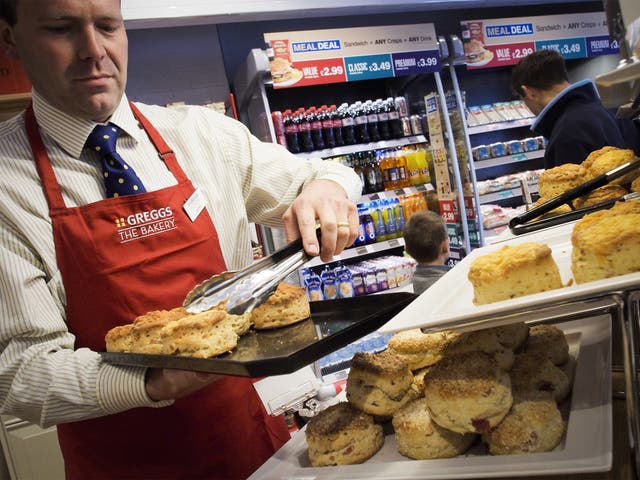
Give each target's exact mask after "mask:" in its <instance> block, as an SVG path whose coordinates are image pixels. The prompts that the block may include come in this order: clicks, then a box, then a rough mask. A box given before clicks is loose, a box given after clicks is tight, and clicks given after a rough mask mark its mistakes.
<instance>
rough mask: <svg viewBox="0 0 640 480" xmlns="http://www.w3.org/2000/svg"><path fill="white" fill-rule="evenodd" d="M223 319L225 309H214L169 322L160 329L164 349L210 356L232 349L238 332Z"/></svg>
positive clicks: (172, 352) (187, 355) (184, 353)
mask: <svg viewBox="0 0 640 480" xmlns="http://www.w3.org/2000/svg"><path fill="white" fill-rule="evenodd" d="M226 318H227V316H226V313H225V312H223V311H221V310H216V309H213V310H207V311H205V312H202V313H198V314H195V315H189V316H186V317H182V318H180V319H178V320H173V321H172V322H169V323H168V324H167V325H165V326H164V328H163V329H162V331H161V338H162V345H163V352H164V353H165V354H168V355H181V356H185V357H195V358H210V357H215V356H217V355H220V354H222V353H226V352H229V351H231V350H233V349H234V348H235V346H236V345H237V344H238V335H237V334H236V333H235V331H234V330H233V324H232V322H230V321H225V320H226Z"/></svg>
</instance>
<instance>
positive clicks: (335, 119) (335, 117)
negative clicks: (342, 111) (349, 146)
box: [327, 105, 344, 147]
mask: <svg viewBox="0 0 640 480" xmlns="http://www.w3.org/2000/svg"><path fill="white" fill-rule="evenodd" d="M327 115H328V116H329V120H330V121H331V125H332V127H333V138H334V140H335V142H336V147H341V146H343V145H344V138H342V119H341V118H340V115H339V114H338V110H337V108H336V106H335V105H331V106H330V107H329V109H328V110H327Z"/></svg>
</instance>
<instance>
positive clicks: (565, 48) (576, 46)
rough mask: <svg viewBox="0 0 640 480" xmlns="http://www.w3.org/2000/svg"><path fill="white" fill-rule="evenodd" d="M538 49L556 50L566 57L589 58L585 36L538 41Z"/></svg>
mask: <svg viewBox="0 0 640 480" xmlns="http://www.w3.org/2000/svg"><path fill="white" fill-rule="evenodd" d="M536 50H555V51H557V52H558V53H560V55H562V56H563V57H564V58H587V45H586V42H585V39H584V38H561V39H558V40H545V41H539V42H536Z"/></svg>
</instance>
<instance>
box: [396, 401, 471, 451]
mask: <svg viewBox="0 0 640 480" xmlns="http://www.w3.org/2000/svg"><path fill="white" fill-rule="evenodd" d="M391 423H392V425H393V430H394V432H395V437H396V445H397V447H398V451H399V452H400V453H401V454H402V455H404V456H406V457H409V458H414V459H416V460H424V459H428V458H451V457H455V456H457V455H461V454H462V453H464V452H465V451H466V450H467V449H468V448H469V447H470V446H471V444H472V443H473V442H474V441H475V439H476V435H474V434H472V433H465V434H463V433H456V432H452V431H450V430H447V429H445V428H442V427H441V426H440V425H438V424H437V423H435V422H434V421H433V420H432V419H431V415H429V409H428V408H427V401H426V399H425V398H419V399H417V400H414V401H412V402H410V403H408V404H407V405H405V406H404V407H402V408H401V409H400V410H398V412H396V414H395V415H394V416H393V420H392V421H391Z"/></svg>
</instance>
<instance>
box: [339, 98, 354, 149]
mask: <svg viewBox="0 0 640 480" xmlns="http://www.w3.org/2000/svg"><path fill="white" fill-rule="evenodd" d="M339 112H340V121H341V122H342V139H343V140H344V144H345V145H353V144H354V143H356V131H355V118H354V112H353V110H352V109H350V108H349V105H347V104H346V103H343V104H342V105H340V108H339Z"/></svg>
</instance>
